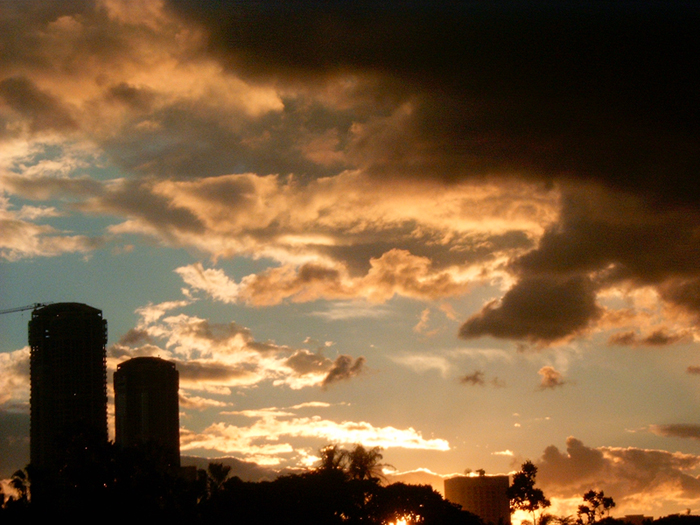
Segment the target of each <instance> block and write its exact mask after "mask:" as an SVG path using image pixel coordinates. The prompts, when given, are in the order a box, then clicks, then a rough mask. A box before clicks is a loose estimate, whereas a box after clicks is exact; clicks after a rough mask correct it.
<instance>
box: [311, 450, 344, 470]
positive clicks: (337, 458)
mask: <svg viewBox="0 0 700 525" xmlns="http://www.w3.org/2000/svg"><path fill="white" fill-rule="evenodd" d="M319 452H320V454H321V464H320V465H319V467H318V469H319V470H321V471H325V472H331V471H338V470H345V468H346V465H347V460H348V452H347V450H343V449H341V448H340V447H339V446H338V445H328V446H326V447H323V448H322V449H321V450H320V451H319Z"/></svg>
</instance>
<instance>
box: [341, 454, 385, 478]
mask: <svg viewBox="0 0 700 525" xmlns="http://www.w3.org/2000/svg"><path fill="white" fill-rule="evenodd" d="M381 450H382V449H381V448H380V447H374V448H371V449H369V450H367V449H366V448H365V447H363V446H362V445H355V448H353V449H352V450H351V451H350V452H349V453H348V467H347V470H348V474H349V475H350V478H351V479H355V480H360V481H362V480H368V481H375V482H378V481H379V480H380V479H381V478H382V477H383V474H382V467H383V466H384V465H383V464H382V463H380V461H381V460H382V459H383V457H384V456H382V454H381Z"/></svg>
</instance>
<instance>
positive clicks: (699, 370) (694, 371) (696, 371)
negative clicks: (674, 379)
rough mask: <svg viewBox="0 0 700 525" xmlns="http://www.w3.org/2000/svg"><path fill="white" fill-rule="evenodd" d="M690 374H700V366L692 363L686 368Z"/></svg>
mask: <svg viewBox="0 0 700 525" xmlns="http://www.w3.org/2000/svg"><path fill="white" fill-rule="evenodd" d="M686 372H687V373H688V374H692V375H700V366H695V365H691V366H689V367H688V368H687V369H686Z"/></svg>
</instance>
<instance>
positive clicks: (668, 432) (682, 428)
mask: <svg viewBox="0 0 700 525" xmlns="http://www.w3.org/2000/svg"><path fill="white" fill-rule="evenodd" d="M649 430H650V431H651V432H653V433H654V434H658V435H659V436H666V437H677V438H684V439H687V438H690V439H700V425H692V424H681V423H675V424H670V425H650V426H649Z"/></svg>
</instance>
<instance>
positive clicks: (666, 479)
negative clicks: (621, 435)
mask: <svg viewBox="0 0 700 525" xmlns="http://www.w3.org/2000/svg"><path fill="white" fill-rule="evenodd" d="M535 464H536V465H537V467H538V469H539V470H538V474H537V481H538V484H540V485H541V487H542V488H543V490H544V491H545V494H547V495H549V496H552V497H556V498H562V499H566V498H575V497H576V498H579V499H580V496H581V495H582V494H583V493H584V492H586V491H587V490H589V489H591V488H592V487H595V488H596V490H603V491H605V493H606V494H609V495H611V496H612V497H613V498H614V499H615V502H616V503H617V508H618V509H619V512H620V513H623V514H632V513H645V514H651V513H655V514H656V513H662V512H664V511H668V509H673V508H677V507H678V506H680V505H685V506H688V505H690V506H691V507H692V505H693V503H692V502H693V501H696V500H697V498H698V496H699V495H700V481H699V480H698V479H697V478H696V477H695V476H694V475H693V474H692V472H693V471H695V470H696V469H697V468H698V467H699V466H700V456H696V455H692V454H683V453H680V452H675V453H674V452H666V451H662V450H649V449H640V448H634V447H628V448H618V447H595V448H594V447H588V446H586V445H584V444H583V443H582V442H581V441H580V440H578V439H576V438H574V437H569V438H568V439H567V440H566V451H565V452H561V451H560V450H559V449H558V448H557V447H555V446H553V445H552V446H549V447H547V448H546V449H545V451H544V454H543V455H542V457H541V458H540V459H539V460H538V461H536V462H535ZM576 504H578V502H577V503H576ZM570 510H572V511H575V504H572V509H570Z"/></svg>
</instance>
